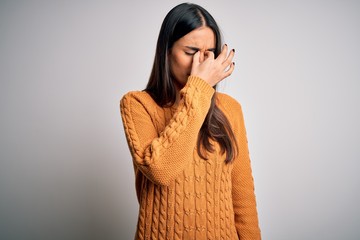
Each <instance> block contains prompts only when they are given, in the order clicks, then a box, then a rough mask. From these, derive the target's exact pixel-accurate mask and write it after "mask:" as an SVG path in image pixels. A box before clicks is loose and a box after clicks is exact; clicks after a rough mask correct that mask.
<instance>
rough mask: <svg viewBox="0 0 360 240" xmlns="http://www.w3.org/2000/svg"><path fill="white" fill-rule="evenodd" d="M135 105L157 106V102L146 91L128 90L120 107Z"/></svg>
mask: <svg viewBox="0 0 360 240" xmlns="http://www.w3.org/2000/svg"><path fill="white" fill-rule="evenodd" d="M134 105H143V106H156V105H157V104H156V102H155V101H154V99H153V98H152V97H151V96H150V94H148V93H147V92H145V91H131V92H128V93H126V94H125V95H124V96H123V97H122V98H121V100H120V107H132V106H134Z"/></svg>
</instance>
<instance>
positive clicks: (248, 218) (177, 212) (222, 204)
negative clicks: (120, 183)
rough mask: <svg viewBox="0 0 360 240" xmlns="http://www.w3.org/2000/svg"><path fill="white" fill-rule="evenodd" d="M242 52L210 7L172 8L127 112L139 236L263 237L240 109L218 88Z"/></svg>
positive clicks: (124, 104)
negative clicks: (231, 44) (226, 39)
mask: <svg viewBox="0 0 360 240" xmlns="http://www.w3.org/2000/svg"><path fill="white" fill-rule="evenodd" d="M234 54H235V50H230V49H229V48H228V46H227V45H226V44H225V45H223V46H222V43H221V36H220V31H219V28H218V26H217V24H216V22H215V20H214V19H213V17H212V16H211V15H210V14H209V13H208V12H207V11H206V10H205V9H204V8H202V7H200V6H198V5H195V4H189V3H184V4H180V5H178V6H176V7H175V8H173V9H172V10H171V11H170V12H169V13H168V14H167V16H166V17H165V19H164V21H163V24H162V26H161V30H160V34H159V38H158V42H157V48H156V54H155V60H154V65H153V68H152V72H151V76H150V79H149V82H148V84H147V86H146V89H145V90H144V91H134V92H129V93H127V94H126V95H125V96H124V97H123V98H122V100H121V103H120V108H121V115H122V120H123V124H124V129H125V134H126V138H127V141H128V144H129V148H130V151H131V155H132V158H133V163H134V169H135V176H136V192H137V197H138V200H139V205H140V207H139V217H138V224H137V231H136V236H135V239H185V240H188V239H196V240H201V239H241V240H244V239H251V240H256V239H260V238H261V236H260V229H259V225H258V217H257V210H256V201H255V195H254V184H253V178H252V173H251V165H250V159H249V153H248V146H247V139H246V132H245V126H244V121H243V116H242V110H241V106H240V104H239V103H238V102H237V101H236V100H235V99H233V98H231V97H230V96H228V95H225V94H222V93H218V92H216V91H215V89H216V84H217V83H219V82H220V81H222V80H223V79H225V78H226V77H228V76H229V75H230V74H231V73H232V72H233V70H234V67H235V63H233V62H232V59H233V57H234Z"/></svg>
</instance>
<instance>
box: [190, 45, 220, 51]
mask: <svg viewBox="0 0 360 240" xmlns="http://www.w3.org/2000/svg"><path fill="white" fill-rule="evenodd" d="M185 47H186V48H189V49H191V50H194V51H199V50H200V48H197V47H191V46H185ZM215 49H216V48H209V49H207V51H212V52H214V51H215Z"/></svg>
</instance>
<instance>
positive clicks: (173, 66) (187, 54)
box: [169, 26, 216, 90]
mask: <svg viewBox="0 0 360 240" xmlns="http://www.w3.org/2000/svg"><path fill="white" fill-rule="evenodd" d="M215 44H216V43H215V34H214V32H213V30H211V28H209V27H206V26H203V27H200V28H197V29H195V30H193V31H191V32H189V33H188V34H186V35H185V36H183V37H182V38H180V39H179V40H177V41H176V42H175V43H174V45H173V47H172V49H171V50H170V53H169V63H170V70H171V74H172V77H173V79H174V81H175V85H176V87H177V89H178V90H180V89H182V88H183V87H184V85H185V84H186V82H187V78H188V77H189V76H190V73H191V66H192V60H193V56H194V54H195V53H196V52H197V51H200V62H202V61H203V60H204V53H205V52H206V51H215Z"/></svg>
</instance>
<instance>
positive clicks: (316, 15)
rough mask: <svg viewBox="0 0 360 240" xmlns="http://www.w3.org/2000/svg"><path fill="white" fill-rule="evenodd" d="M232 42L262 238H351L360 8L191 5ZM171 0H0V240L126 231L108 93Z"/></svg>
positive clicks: (129, 191) (226, 88) (318, 3)
mask: <svg viewBox="0 0 360 240" xmlns="http://www.w3.org/2000/svg"><path fill="white" fill-rule="evenodd" d="M194 2H195V3H198V4H200V5H202V6H203V7H205V8H206V9H207V10H208V11H209V12H210V13H211V14H212V15H213V16H214V18H215V19H216V20H217V22H218V24H219V25H220V28H221V30H222V33H223V37H224V41H225V42H226V43H227V44H228V45H229V46H230V47H231V48H235V49H236V56H235V61H236V69H235V71H234V73H233V75H232V76H231V77H230V78H229V79H227V80H226V81H225V82H224V83H222V84H221V86H220V88H219V90H220V91H222V92H226V93H228V94H230V95H231V96H233V97H234V98H236V99H237V100H238V101H239V102H241V104H242V106H243V111H244V116H245V123H246V126H247V132H248V139H249V147H250V153H251V159H252V166H253V175H254V178H255V191H256V196H257V201H258V212H259V220H260V226H261V229H262V234H263V239H267V240H289V239H291V240H302V239H314V240H318V239H327V240H335V239H336V240H337V239H341V240H357V239H360V207H359V202H360V192H359V189H360V175H359V173H358V172H359V169H360V164H359V161H360V148H359V143H360V127H359V123H360V107H359V103H360V91H359V90H360V66H359V63H360V45H359V43H360V15H359V12H360V2H359V1H350V0H345V1H340V0H338V1H337V0H330V1H325V0H312V1H310V0H309V1H308V0H305V1H290V0H289V1H286V0H274V1H265V0H259V1H235V0H224V1H194ZM179 3H181V1H174V0H172V1H168V0H166V1H165V0H161V1H146V2H145V1H137V0H134V1H95V0H91V1H81V0H75V1H40V0H39V1H35V0H32V1H10V0H7V1H6V0H2V1H0V36H1V37H0V81H1V85H0V114H1V118H0V121H1V124H0V238H1V239H4V240H8V239H9V240H10V239H11V240H12V239H16V240H18V239H19V240H20V239H21V240H22V239H67V240H68V239H86V240H87V239H89V240H90V239H94V240H95V239H96V240H98V239H99V240H100V239H101V240H103V239H107V240H108V239H109V240H112V239H114V240H115V239H133V236H134V231H135V225H136V220H137V208H138V205H137V200H136V194H135V188H134V172H133V166H132V162H131V158H130V153H129V150H128V147H127V145H126V140H125V136H124V132H123V127H122V123H121V118H120V112H119V100H120V98H121V97H122V95H123V94H125V93H126V92H128V91H130V90H141V89H143V88H144V87H145V85H146V83H147V80H148V77H149V74H150V69H151V66H152V62H153V57H154V52H155V45H156V40H157V36H158V32H159V29H160V25H161V23H162V20H163V18H164V17H165V15H166V13H167V12H168V11H169V10H170V9H171V8H172V7H174V6H175V5H177V4H179Z"/></svg>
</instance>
